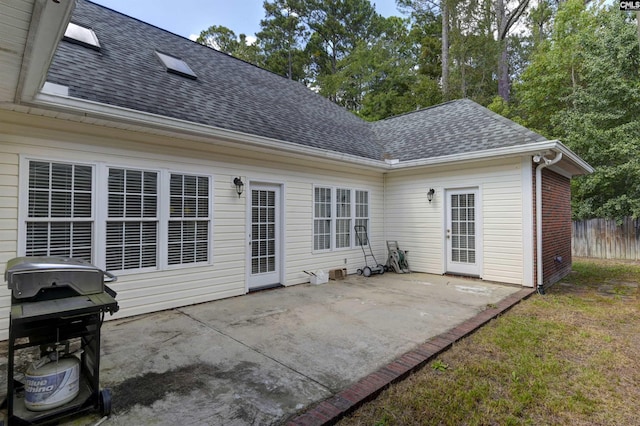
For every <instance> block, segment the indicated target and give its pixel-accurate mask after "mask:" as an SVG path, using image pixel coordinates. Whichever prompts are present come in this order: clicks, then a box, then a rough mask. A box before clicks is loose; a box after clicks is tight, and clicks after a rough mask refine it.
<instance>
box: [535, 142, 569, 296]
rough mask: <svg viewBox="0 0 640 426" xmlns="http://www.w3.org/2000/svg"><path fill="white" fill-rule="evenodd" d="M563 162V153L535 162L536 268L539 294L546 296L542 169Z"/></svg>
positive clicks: (541, 155) (542, 157) (542, 155)
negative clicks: (543, 251) (543, 252)
mask: <svg viewBox="0 0 640 426" xmlns="http://www.w3.org/2000/svg"><path fill="white" fill-rule="evenodd" d="M560 160H562V152H557V153H556V156H555V158H554V159H553V160H550V159H548V158H545V156H544V154H537V155H535V156H534V157H533V161H535V162H536V163H540V164H538V167H536V266H537V271H536V275H537V278H538V279H537V289H538V293H540V294H544V280H543V276H542V274H543V268H542V169H544V168H545V167H549V166H553V165H554V164H556V163H557V162H558V161H560Z"/></svg>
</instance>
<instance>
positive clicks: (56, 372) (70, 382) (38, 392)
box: [24, 353, 80, 411]
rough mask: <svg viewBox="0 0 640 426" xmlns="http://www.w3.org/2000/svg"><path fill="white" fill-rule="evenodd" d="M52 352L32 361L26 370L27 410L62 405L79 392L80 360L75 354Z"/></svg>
mask: <svg viewBox="0 0 640 426" xmlns="http://www.w3.org/2000/svg"><path fill="white" fill-rule="evenodd" d="M51 355H53V356H51V357H50V356H47V357H43V358H42V359H40V361H38V362H35V363H33V364H31V366H30V367H29V368H28V369H27V372H26V373H25V387H24V389H25V395H24V405H25V407H27V409H28V410H31V411H46V410H50V409H52V408H56V407H60V406H61V405H64V404H66V403H67V402H69V401H71V400H72V399H73V398H75V397H76V396H77V395H78V393H79V391H80V360H79V359H78V358H76V357H75V356H66V357H62V358H58V357H57V356H56V355H57V354H55V353H54V354H51ZM52 358H53V359H52Z"/></svg>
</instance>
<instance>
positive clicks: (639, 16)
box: [636, 12, 640, 43]
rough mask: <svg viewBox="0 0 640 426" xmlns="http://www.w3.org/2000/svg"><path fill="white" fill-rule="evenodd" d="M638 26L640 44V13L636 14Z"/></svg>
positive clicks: (639, 41)
mask: <svg viewBox="0 0 640 426" xmlns="http://www.w3.org/2000/svg"><path fill="white" fill-rule="evenodd" d="M636 24H638V43H640V12H636Z"/></svg>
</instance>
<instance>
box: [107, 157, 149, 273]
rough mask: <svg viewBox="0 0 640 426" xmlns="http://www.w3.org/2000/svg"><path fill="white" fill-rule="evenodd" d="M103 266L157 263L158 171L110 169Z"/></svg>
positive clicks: (120, 267) (114, 267)
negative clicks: (104, 260)
mask: <svg viewBox="0 0 640 426" xmlns="http://www.w3.org/2000/svg"><path fill="white" fill-rule="evenodd" d="M108 180H109V182H108V207H107V211H108V219H107V242H106V267H107V269H108V270H113V271H118V270H124V269H143V268H153V267H157V265H158V172H154V171H143V170H132V169H119V168H110V169H109V178H108Z"/></svg>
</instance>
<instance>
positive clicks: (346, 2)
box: [300, 0, 379, 104]
mask: <svg viewBox="0 0 640 426" xmlns="http://www.w3.org/2000/svg"><path fill="white" fill-rule="evenodd" d="M378 17H379V15H378V14H377V13H376V12H375V9H374V7H373V5H372V4H371V2H370V1H369V0H302V1H301V2H300V19H301V20H302V21H303V22H304V23H305V24H306V25H307V27H308V28H309V31H310V33H311V36H310V39H309V41H308V43H307V46H306V52H307V55H308V56H309V59H310V68H309V73H310V78H311V80H312V81H314V82H315V83H316V84H317V86H318V88H319V91H320V93H321V94H322V95H324V96H326V97H328V98H329V99H331V100H333V101H337V102H338V103H342V104H345V103H348V102H349V101H345V102H341V101H340V99H339V98H338V93H337V88H336V84H335V83H336V79H335V78H333V77H331V76H332V75H334V74H336V73H337V72H338V70H339V68H338V62H339V61H340V60H342V59H344V58H345V57H346V56H347V55H348V54H349V53H350V52H351V51H352V50H353V49H355V47H356V46H357V45H358V44H359V43H363V42H364V43H366V42H368V41H370V39H371V37H372V35H374V34H375V31H376V19H377V18H378Z"/></svg>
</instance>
